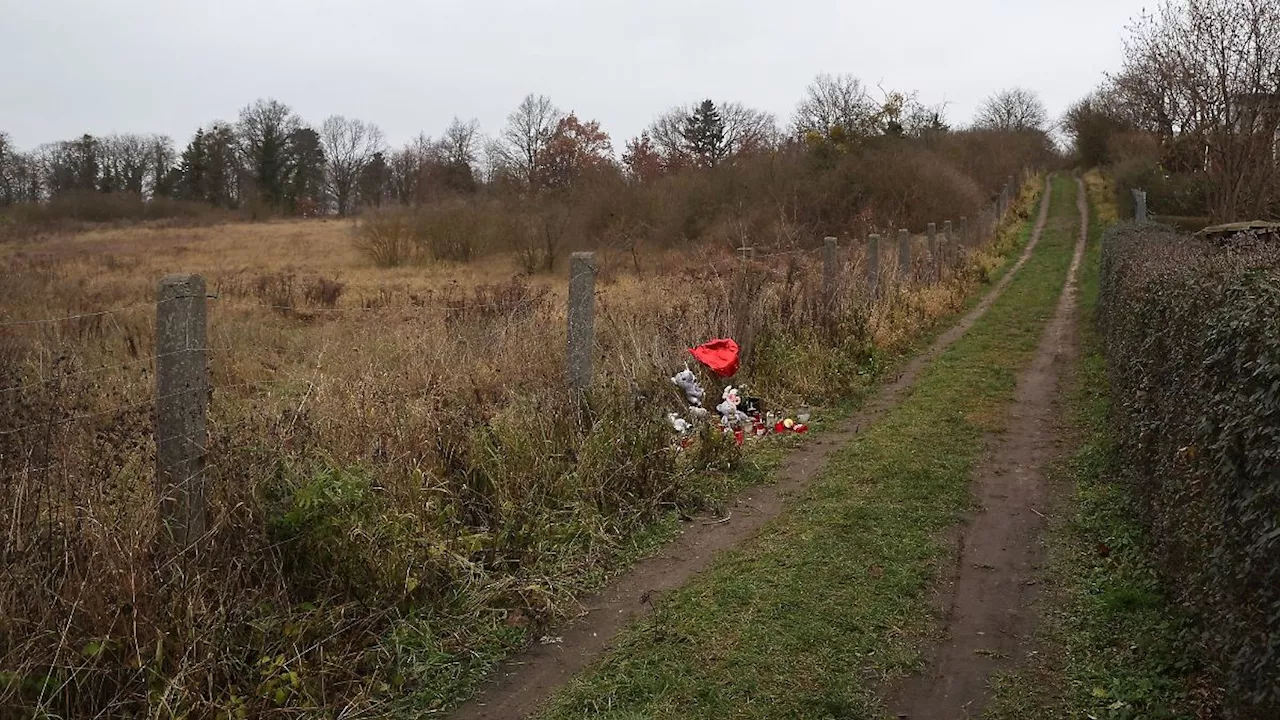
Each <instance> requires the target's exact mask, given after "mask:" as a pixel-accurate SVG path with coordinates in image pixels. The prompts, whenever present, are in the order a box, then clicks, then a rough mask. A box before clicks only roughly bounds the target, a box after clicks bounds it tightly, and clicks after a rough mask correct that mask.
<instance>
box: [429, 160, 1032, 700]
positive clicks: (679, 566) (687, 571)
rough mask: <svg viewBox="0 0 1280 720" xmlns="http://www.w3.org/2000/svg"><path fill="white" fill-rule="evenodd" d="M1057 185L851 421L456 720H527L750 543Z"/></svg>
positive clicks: (871, 408) (998, 289) (873, 412)
mask: <svg viewBox="0 0 1280 720" xmlns="http://www.w3.org/2000/svg"><path fill="white" fill-rule="evenodd" d="M1050 188H1051V184H1050V183H1049V182H1048V181H1046V183H1045V190H1044V197H1043V201H1042V203H1041V207H1040V215H1039V218H1038V220H1037V222H1036V228H1035V231H1034V233H1033V234H1032V236H1031V240H1030V241H1029V242H1028V243H1027V247H1026V248H1025V249H1024V250H1023V252H1022V254H1021V256H1019V258H1018V260H1017V262H1016V263H1015V264H1014V266H1013V267H1012V268H1010V270H1009V272H1007V273H1005V274H1004V276H1003V277H1001V278H1000V281H999V282H997V283H996V285H995V286H994V287H993V288H992V289H991V290H990V291H988V293H987V294H986V295H985V296H984V297H983V298H982V300H981V301H980V302H979V303H978V304H977V305H976V306H975V307H974V308H973V309H972V310H971V311H969V313H968V314H966V315H965V316H964V317H963V318H961V319H960V321H959V322H957V323H956V324H955V325H954V326H953V327H951V328H950V329H948V330H947V331H946V332H945V333H943V334H942V335H940V336H939V337H938V339H937V340H935V341H934V343H933V344H932V345H931V346H930V347H929V349H928V350H927V351H926V352H924V353H923V354H921V355H919V356H917V357H916V358H914V359H912V360H911V361H910V362H909V363H907V365H906V366H904V367H903V368H902V370H901V372H899V374H898V375H897V376H896V377H895V378H894V379H893V380H892V381H891V382H889V383H888V384H886V385H885V386H884V387H882V388H881V389H880V390H879V391H878V392H877V393H876V394H875V395H874V396H873V397H872V398H871V399H870V400H869V401H868V402H867V404H866V406H865V407H864V408H863V409H862V410H861V411H859V412H858V413H856V414H855V415H853V416H852V417H850V418H848V419H846V420H844V421H842V422H841V423H839V424H838V425H837V426H836V427H835V428H834V429H832V430H830V431H828V432H824V433H823V434H822V435H821V436H820V437H818V438H815V441H814V442H811V443H807V444H805V445H803V446H801V447H800V448H799V449H797V450H796V451H794V452H792V453H791V454H790V455H789V456H787V459H786V460H784V461H783V462H782V464H781V465H780V466H779V468H778V470H777V471H776V473H775V475H776V477H777V478H778V481H777V483H776V484H774V485H768V486H761V487H754V488H749V489H748V490H746V491H744V492H742V493H741V494H739V495H738V496H737V497H736V498H734V499H733V500H731V501H730V502H729V503H728V505H727V507H728V509H729V517H730V520H729V521H728V522H724V523H717V524H701V523H691V524H690V525H688V526H686V528H685V531H684V533H683V534H682V535H680V536H679V537H678V538H676V539H675V540H673V541H672V542H671V544H670V545H668V546H667V547H666V548H664V549H663V550H662V551H661V552H659V553H658V554H656V555H654V556H652V557H649V558H647V559H645V560H642V561H640V562H639V563H637V564H636V565H635V566H634V567H633V568H631V569H630V570H629V571H627V572H626V573H624V574H623V575H621V576H620V577H618V578H617V579H616V580H615V581H614V582H613V583H611V584H610V585H609V586H608V587H607V588H605V589H604V590H602V591H601V592H599V593H597V594H596V595H594V596H592V597H589V598H587V599H585V600H584V601H583V608H584V613H583V615H582V616H581V617H579V618H578V619H577V620H576V621H575V622H574V623H573V624H571V625H570V626H568V627H566V628H563V629H562V630H560V631H558V632H559V635H560V636H561V637H562V642H560V643H557V644H554V645H534V646H532V647H530V648H529V649H528V650H526V651H524V652H522V653H520V654H518V655H517V656H515V657H513V658H512V659H510V660H508V661H507V662H505V663H503V665H502V666H501V667H500V668H499V670H498V672H497V673H495V675H494V679H493V680H491V681H490V682H489V683H487V684H486V685H485V686H484V687H483V688H481V690H480V691H479V692H477V693H476V695H475V697H474V698H472V700H471V701H469V702H468V703H467V704H465V705H463V706H462V707H461V708H459V709H458V710H457V711H456V712H455V713H454V715H453V717H455V718H457V719H458V720H480V719H482V718H483V719H487V718H501V719H503V720H509V719H511V718H521V717H525V716H526V715H528V714H529V713H531V712H533V711H534V710H535V709H536V708H537V707H538V706H539V705H540V704H541V703H542V702H543V701H544V700H546V699H547V698H548V697H550V696H551V694H552V693H553V692H554V691H556V690H557V689H559V688H560V687H561V686H562V685H564V683H565V682H567V681H568V680H569V678H571V677H572V676H573V675H574V674H575V673H577V672H578V671H580V670H582V669H583V668H585V667H586V666H587V665H588V664H589V663H590V662H591V661H592V660H594V659H595V658H597V657H598V656H599V655H600V654H601V653H602V652H604V651H605V649H606V648H607V646H608V643H609V642H610V641H611V640H612V639H613V637H614V636H615V635H616V634H617V633H618V631H619V630H621V629H622V628H623V627H625V626H626V625H627V624H628V623H630V622H631V621H633V620H634V619H636V618H637V617H640V616H642V615H645V614H647V613H648V612H649V610H650V609H651V603H652V602H653V601H654V600H656V599H657V598H658V597H660V596H661V595H662V594H663V593H666V592H668V591H670V590H673V589H675V588H679V587H681V586H682V585H684V584H685V583H687V582H688V581H689V580H690V578H692V577H693V576H694V575H696V574H698V573H700V572H702V571H703V570H704V569H706V568H707V567H708V566H709V565H710V564H711V561H712V560H713V559H714V558H715V556H716V555H717V554H718V553H720V552H721V551H723V550H727V549H730V548H733V547H736V546H737V545H739V544H741V543H743V542H745V541H747V540H749V539H751V538H752V537H754V536H755V535H756V534H757V533H758V532H759V530H760V528H761V527H762V526H764V524H765V523H766V522H768V521H769V520H770V519H772V518H774V517H776V516H777V515H778V514H779V513H781V512H782V510H783V507H784V504H785V503H786V501H787V499H788V498H790V497H792V496H794V495H796V494H798V493H800V492H802V491H803V490H804V489H805V488H806V487H808V485H809V483H810V482H811V481H812V480H813V479H814V478H815V477H816V476H817V474H818V472H819V471H820V470H821V469H822V467H823V466H824V465H825V464H826V460H827V458H828V457H829V456H830V455H831V454H832V453H833V452H835V451H836V450H837V449H839V448H840V447H841V446H843V445H844V444H845V443H847V442H848V441H849V440H850V439H852V438H853V437H854V436H855V435H857V433H858V432H859V430H860V429H861V428H862V427H863V426H865V425H867V424H869V423H872V422H874V421H875V420H876V419H877V418H879V417H880V416H881V415H883V414H884V413H885V412H886V411H887V410H889V409H890V408H892V407H894V406H895V405H897V404H898V403H899V402H900V401H901V400H902V398H903V397H905V395H906V394H907V392H908V391H909V390H910V389H911V387H912V385H914V383H915V381H916V379H917V378H918V377H919V375H920V372H921V370H923V369H924V367H925V366H926V365H928V364H929V362H931V361H932V360H933V359H934V358H936V357H937V356H938V355H940V354H941V353H942V352H943V351H944V350H946V349H947V348H948V347H950V346H951V344H952V343H954V342H955V341H956V340H958V339H960V337H962V336H963V335H964V334H965V332H967V331H968V330H969V328H970V327H972V326H973V324H974V323H975V322H977V321H978V319H979V318H981V317H982V316H983V315H984V314H985V313H986V312H987V310H988V308H990V307H991V305H992V303H994V302H995V300H996V299H997V298H998V297H999V296H1000V294H1001V293H1003V292H1004V290H1005V288H1007V287H1008V286H1009V283H1010V282H1011V281H1012V280H1013V277H1014V275H1015V274H1016V273H1017V272H1018V270H1020V269H1021V268H1022V266H1023V265H1025V264H1026V262H1027V259H1028V258H1029V257H1031V253H1032V251H1033V250H1035V247H1036V245H1037V244H1038V243H1039V240H1040V235H1041V232H1042V230H1043V228H1044V223H1045V219H1046V218H1047V217H1048V212H1049V194H1050Z"/></svg>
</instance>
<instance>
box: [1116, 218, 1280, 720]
mask: <svg viewBox="0 0 1280 720" xmlns="http://www.w3.org/2000/svg"><path fill="white" fill-rule="evenodd" d="M1103 248H1104V255H1103V265H1102V267H1103V273H1102V302H1101V314H1100V327H1101V329H1102V332H1103V336H1104V339H1105V345H1106V352H1107V359H1108V370H1109V376H1110V386H1111V392H1112V398H1113V400H1112V403H1113V404H1112V407H1113V408H1114V410H1113V412H1114V414H1115V423H1114V426H1115V431H1116V444H1117V448H1118V462H1119V470H1120V472H1121V473H1122V477H1123V478H1124V479H1125V480H1127V481H1128V483H1129V492H1130V493H1131V494H1132V495H1133V496H1134V497H1135V499H1136V501H1137V507H1138V508H1139V510H1140V513H1139V514H1140V517H1141V519H1142V521H1143V523H1144V524H1145V527H1146V528H1147V530H1148V532H1149V533H1150V535H1151V537H1152V538H1153V547H1154V548H1155V549H1156V552H1157V554H1158V560H1159V567H1160V570H1161V571H1162V574H1163V578H1164V581H1165V586H1166V587H1167V588H1168V592H1170V593H1171V594H1172V596H1173V598H1174V599H1175V600H1176V601H1177V602H1178V603H1180V604H1181V605H1182V606H1183V607H1185V608H1186V610H1187V611H1188V612H1189V613H1190V614H1191V616H1192V620H1193V622H1192V624H1191V626H1190V627H1189V628H1188V629H1187V630H1186V631H1185V632H1184V633H1183V635H1182V637H1181V642H1182V643H1184V645H1185V646H1186V647H1190V648H1194V649H1195V650H1196V651H1197V653H1198V654H1199V655H1200V657H1201V658H1202V659H1203V661H1204V662H1205V663H1206V666H1207V668H1208V672H1209V673H1210V679H1209V682H1210V684H1211V685H1212V686H1214V687H1217V688H1220V691H1218V693H1216V697H1215V699H1217V700H1220V701H1221V703H1222V707H1223V709H1224V711H1225V712H1226V714H1227V715H1228V716H1230V717H1264V716H1269V713H1273V712H1274V710H1275V708H1276V707H1277V706H1280V672H1277V670H1278V668H1280V664H1278V662H1277V657H1280V481H1278V476H1277V475H1276V473H1275V467H1276V465H1277V462H1280V458H1277V455H1276V453H1277V447H1278V446H1277V443H1276V437H1277V433H1280V396H1278V395H1277V393H1276V389H1277V388H1280V360H1278V358H1280V336H1277V333H1276V329H1275V322H1274V320H1275V317H1276V313H1277V311H1280V282H1278V280H1280V275H1278V274H1277V271H1278V270H1280V248H1278V247H1277V244H1276V241H1275V239H1272V240H1271V241H1269V242H1268V241H1262V242H1259V241H1251V242H1248V243H1244V242H1232V241H1226V242H1225V243H1223V244H1217V243H1211V242H1208V241H1203V240H1197V239H1193V238H1189V237H1184V236H1180V235H1177V234H1174V233H1172V232H1170V231H1168V230H1165V229H1162V228H1158V227H1153V226H1118V227H1117V228H1115V229H1113V230H1111V231H1109V232H1108V233H1107V235H1106V236H1105V237H1104V239H1103Z"/></svg>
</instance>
